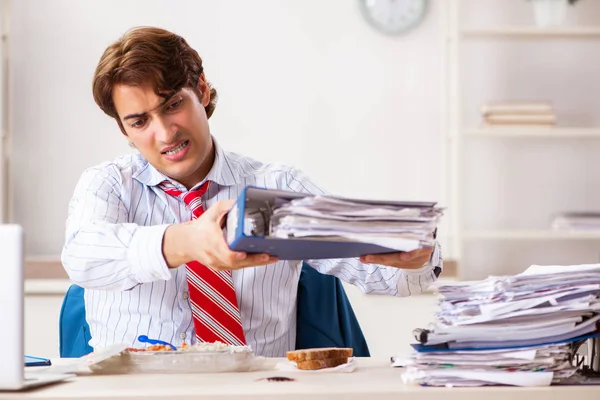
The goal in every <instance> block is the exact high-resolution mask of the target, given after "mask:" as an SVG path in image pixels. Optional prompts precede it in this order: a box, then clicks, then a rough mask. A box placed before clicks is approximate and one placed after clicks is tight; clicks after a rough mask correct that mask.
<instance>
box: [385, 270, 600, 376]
mask: <svg viewBox="0 0 600 400" xmlns="http://www.w3.org/2000/svg"><path fill="white" fill-rule="evenodd" d="M439 293H440V294H441V295H442V299H441V301H440V306H441V310H440V311H439V312H438V313H437V314H436V317H435V321H434V322H433V323H432V324H431V327H430V328H429V329H417V330H415V334H416V337H417V340H418V341H419V342H420V344H419V345H414V346H413V348H414V349H415V351H414V353H412V354H411V355H410V356H409V357H408V358H398V359H397V360H396V365H405V366H408V368H407V371H406V373H405V374H404V377H405V379H407V380H409V381H414V382H419V383H421V384H427V385H433V386H439V385H455V386H472V385H492V384H508V385H520V386H523V385H525V386H530V385H536V386H537V385H549V384H550V383H551V382H553V381H554V382H557V381H560V380H563V379H565V378H568V377H569V376H571V375H572V374H573V373H574V372H575V368H574V367H572V366H571V363H570V362H569V360H570V357H571V355H572V353H573V347H574V344H573V343H579V342H581V341H582V340H585V339H586V338H588V337H589V336H590V335H595V334H597V333H598V332H599V331H600V329H599V328H600V323H599V321H600V264H593V265H575V266H537V265H536V266H532V267H530V268H528V269H527V270H526V271H525V272H524V273H522V274H519V275H515V276H502V277H489V278H488V279H486V280H483V281H476V282H459V283H455V284H448V285H443V286H440V287H439Z"/></svg>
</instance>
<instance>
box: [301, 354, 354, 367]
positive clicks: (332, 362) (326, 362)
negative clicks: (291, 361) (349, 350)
mask: <svg viewBox="0 0 600 400" xmlns="http://www.w3.org/2000/svg"><path fill="white" fill-rule="evenodd" d="M347 362H348V357H342V358H324V359H321V360H306V361H297V362H296V366H297V367H298V369H303V370H317V369H323V368H333V367H337V366H338V365H342V364H346V363H347Z"/></svg>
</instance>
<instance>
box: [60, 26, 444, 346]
mask: <svg viewBox="0 0 600 400" xmlns="http://www.w3.org/2000/svg"><path fill="white" fill-rule="evenodd" d="M93 92H94V99H95V101H96V103H97V104H98V105H99V106H100V108H101V109H102V110H103V111H104V112H105V113H106V114H107V115H109V116H111V117H112V118H114V119H115V120H116V122H117V124H118V126H119V127H120V129H121V132H122V133H123V135H124V137H125V138H126V139H127V140H128V141H129V142H130V144H131V145H132V146H133V147H135V148H136V149H137V151H138V152H139V154H138V153H135V154H130V155H126V156H123V157H120V158H117V159H116V160H114V161H113V162H109V163H104V164H101V165H99V166H96V167H93V168H90V169H88V170H86V171H85V172H84V174H83V175H82V177H81V179H80V181H79V183H78V185H77V187H76V189H75V193H74V196H73V198H72V200H71V203H70V206H69V217H68V220H67V229H66V243H65V246H64V249H63V252H62V262H63V265H64V267H65V269H66V271H67V273H68V274H69V277H70V278H71V280H72V281H73V282H74V283H76V284H78V285H81V286H83V287H84V288H86V295H85V305H86V312H87V315H86V318H87V321H88V323H89V325H90V330H91V337H92V338H91V341H90V345H91V346H92V347H94V348H95V347H103V346H107V345H110V344H112V343H126V344H130V345H132V346H140V345H141V344H140V343H139V342H137V337H138V335H147V336H148V337H150V338H155V339H161V340H165V341H168V342H170V343H172V344H175V345H180V344H181V343H182V342H187V343H188V344H191V343H195V341H196V335H197V336H198V337H199V338H200V340H203V341H213V340H217V339H220V340H221V341H225V342H228V343H232V344H240V343H242V344H243V343H247V344H248V345H250V346H251V347H252V348H253V349H254V351H255V352H256V353H257V354H259V355H264V356H284V355H285V352H286V351H289V350H292V349H294V344H295V333H296V294H297V287H298V279H299V275H300V271H301V265H302V264H301V261H295V262H292V261H279V260H277V259H275V258H273V257H270V256H269V255H268V254H245V253H239V252H233V251H231V250H230V249H229V247H228V246H227V244H226V242H225V240H224V237H223V232H222V230H221V226H222V220H223V218H224V216H225V214H226V213H227V212H228V210H229V209H230V208H231V206H232V205H233V203H234V199H236V198H237V196H238V194H239V193H240V191H241V190H242V189H243V188H244V187H245V186H247V185H253V186H259V187H265V188H271V189H284V190H292V191H295V192H305V193H312V194H318V193H324V192H323V191H322V190H321V189H320V188H318V187H317V186H316V185H314V184H313V183H312V182H311V181H310V180H309V179H308V178H307V177H306V176H305V175H303V174H302V173H301V172H300V171H298V170H296V169H293V168H290V167H286V166H283V165H275V164H263V163H260V162H258V161H255V160H253V159H251V158H248V157H244V156H241V155H238V154H234V153H229V152H226V151H225V150H223V149H222V148H221V147H220V146H219V145H218V143H217V142H216V141H215V139H214V138H213V137H212V136H211V133H210V129H209V124H208V119H209V118H210V116H211V115H212V113H213V111H214V110H215V104H216V91H215V89H214V88H212V86H211V85H210V84H209V83H208V82H207V80H206V78H205V75H204V72H203V67H202V59H201V58H200V57H199V55H198V54H197V52H196V51H195V50H193V49H192V48H191V47H189V45H188V44H187V43H186V41H185V40H184V39H183V38H181V37H179V36H177V35H175V34H173V33H170V32H167V31H164V30H161V29H157V28H137V29H134V30H131V31H129V32H127V33H126V34H125V35H124V36H123V37H122V38H121V39H120V40H118V41H117V42H115V43H113V44H112V45H110V46H109V47H108V48H107V49H106V51H105V52H104V54H103V55H102V58H101V60H100V62H99V64H98V67H97V69H96V72H95V75H94V81H93ZM207 185H208V186H207ZM196 189H199V190H196ZM200 192H204V193H203V195H202V197H199V196H200V195H199V194H198V193H200ZM192 194H193V195H194V196H197V197H195V198H196V199H197V200H192V201H189V200H190V199H189V198H186V196H188V195H190V196H191V195H192ZM187 203H190V204H189V205H188V204H187ZM204 210H206V211H205V212H204V213H203V214H202V212H203V211H204ZM192 217H196V219H192ZM194 260H195V261H194ZM307 263H309V264H310V265H311V266H312V267H313V268H315V269H316V270H318V271H319V272H321V273H325V274H331V275H334V276H337V277H339V278H341V279H342V280H344V281H346V282H349V283H352V284H354V285H356V286H358V287H359V288H360V289H361V290H362V291H364V292H366V293H373V294H389V295H396V296H408V295H410V294H411V293H417V292H421V291H423V290H424V289H425V288H426V287H427V286H428V285H430V284H431V283H432V282H433V281H434V280H435V279H436V277H437V276H436V275H437V274H435V273H434V268H436V267H437V272H438V274H439V270H440V269H441V267H442V259H441V254H440V250H439V247H438V246H436V247H435V248H434V251H433V252H432V250H431V249H422V250H417V251H414V252H411V253H394V254H385V255H372V256H365V257H362V258H361V259H360V260H359V259H344V260H307ZM184 264H187V265H188V266H187V268H186V267H185V266H184V267H181V266H183V265H184ZM377 264H382V265H377ZM384 265H385V266H384ZM206 266H207V267H208V268H207V267H206ZM194 271H197V272H194ZM206 274H208V275H206ZM209 275H210V277H208V278H206V276H209ZM211 279H213V281H211ZM188 280H189V283H188ZM209 281H210V282H215V285H217V284H223V287H222V289H218V290H217V289H214V288H212V286H211V285H212V283H210V284H206V282H209ZM206 287H209V289H211V288H212V289H214V290H212V291H208V292H207V291H202V290H200V289H203V288H204V289H206ZM215 287H216V286H215ZM204 289H203V290H204ZM198 291H199V292H201V294H204V295H205V296H208V297H204V298H203V300H202V299H201V300H195V299H194V298H190V297H194V296H192V294H193V293H196V292H198ZM227 291H229V293H228V294H227V293H225V292H227ZM206 293H209V295H207V294H206ZM196 296H197V295H196ZM211 296H212V297H211ZM215 304H220V305H221V306H222V307H220V308H219V307H217V308H216V310H215V309H214V306H215ZM209 306H212V307H213V311H211V310H210V307H209ZM207 309H208V311H207ZM213 312H214V313H217V314H218V313H219V312H221V313H222V314H226V315H224V317H223V318H226V319H227V318H228V319H227V321H225V322H223V321H224V320H222V319H220V318H221V316H218V315H217V316H215V315H216V314H214V313H213ZM236 324H237V325H236ZM234 325H235V326H234ZM236 332H237V333H236ZM215 338H216V339H215ZM229 339H231V340H229Z"/></svg>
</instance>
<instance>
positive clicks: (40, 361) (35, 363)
mask: <svg viewBox="0 0 600 400" xmlns="http://www.w3.org/2000/svg"><path fill="white" fill-rule="evenodd" d="M49 365H52V362H51V361H50V360H49V359H48V358H40V357H33V356H25V366H26V367H47V366H49Z"/></svg>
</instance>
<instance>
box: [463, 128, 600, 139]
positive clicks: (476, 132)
mask: <svg viewBox="0 0 600 400" xmlns="http://www.w3.org/2000/svg"><path fill="white" fill-rule="evenodd" d="M462 133H463V134H464V135H465V136H471V137H529V138H531V137H533V138H535V137H540V138H541V137H543V138H547V137H555V138H567V139H569V138H600V128H567V127H565V128H562V127H552V128H540V127H531V128H528V127H522V126H518V127H512V126H511V127H493V128H480V129H464V130H463V131H462Z"/></svg>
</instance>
